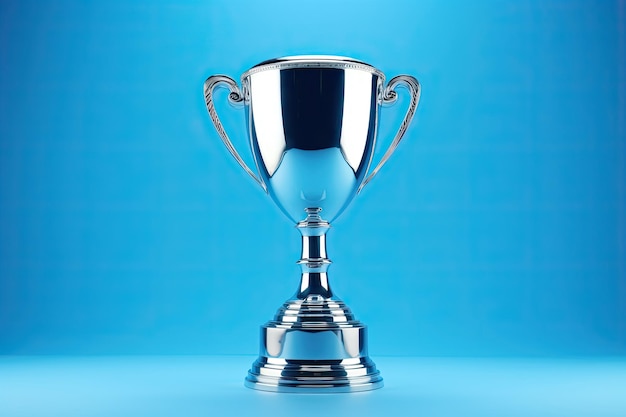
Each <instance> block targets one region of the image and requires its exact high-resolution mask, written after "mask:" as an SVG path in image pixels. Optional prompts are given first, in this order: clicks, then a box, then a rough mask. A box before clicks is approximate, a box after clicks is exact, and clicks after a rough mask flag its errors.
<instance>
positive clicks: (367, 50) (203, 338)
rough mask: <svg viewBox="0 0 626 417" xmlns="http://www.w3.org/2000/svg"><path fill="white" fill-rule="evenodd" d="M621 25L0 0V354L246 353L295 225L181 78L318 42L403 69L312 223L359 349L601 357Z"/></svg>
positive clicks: (466, 15) (613, 307)
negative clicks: (400, 134) (361, 155)
mask: <svg viewBox="0 0 626 417" xmlns="http://www.w3.org/2000/svg"><path fill="white" fill-rule="evenodd" d="M625 22H626V12H625V6H624V2H623V1H622V2H617V1H603V2H589V1H554V0H551V1H541V0H528V1H524V2H499V1H473V2H468V1H461V0H459V1H448V2H436V1H419V2H418V1H409V0H407V1H393V2H386V3H384V4H383V3H380V2H364V1H328V0H317V1H298V2H293V1H264V2H253V1H206V0H205V1H196V2H191V1H189V2H175V1H159V2H157V1H134V2H126V1H106V2H102V1H98V2H87V1H82V2H81V1H72V2H68V1H55V2H35V1H21V2H17V1H3V2H2V3H1V4H0V187H1V188H0V353H2V354H153V353H156V354H226V353H228V354H233V353H234V354H254V353H256V349H257V343H258V340H257V336H258V330H257V329H258V326H259V325H261V324H262V323H263V322H264V321H266V320H268V319H269V318H270V317H271V316H272V315H273V314H274V312H275V310H276V308H277V307H278V306H279V305H280V304H281V303H282V301H283V300H284V299H286V298H287V297H288V296H289V295H291V294H292V293H293V292H294V291H295V289H296V286H297V283H298V267H297V266H296V265H295V260H296V259H297V258H298V257H299V235H298V233H297V231H296V230H294V229H293V225H291V224H290V223H289V221H287V220H286V218H284V217H283V215H282V214H281V213H280V212H279V211H278V209H277V208H276V207H275V206H274V205H273V203H272V202H271V201H270V199H269V198H267V197H266V196H265V195H264V194H263V192H262V191H261V190H260V189H259V188H258V187H256V186H255V184H254V183H253V182H252V181H251V180H250V179H249V178H247V177H246V175H245V174H244V173H243V171H242V170H241V169H239V168H238V167H237V165H236V163H235V162H234V161H233V160H232V159H231V158H230V157H229V156H228V154H227V152H226V150H225V149H224V148H223V146H222V144H221V143H220V141H219V138H218V136H217V134H216V132H215V130H214V129H213V127H212V125H211V123H210V121H209V118H208V116H207V115H206V110H205V107H204V102H203V98H202V92H201V89H202V83H203V81H204V80H205V79H206V77H207V76H209V75H212V74H215V73H225V74H228V75H230V76H232V77H235V78H238V77H239V75H240V74H241V73H242V72H243V71H245V70H246V69H247V68H249V67H251V66H252V65H254V64H256V63H258V62H260V61H262V60H265V59H268V58H272V57H277V56H284V55H293V54H311V53H321V54H337V55H347V56H352V57H355V58H358V59H361V60H364V61H366V62H369V63H371V64H373V65H375V66H377V67H378V68H380V69H381V70H382V71H384V72H385V73H386V74H387V76H388V77H391V76H394V75H397V74H400V73H407V74H412V75H415V76H416V77H417V78H418V79H419V80H420V81H421V83H422V87H423V95H422V101H421V103H420V108H419V110H418V113H417V116H416V119H415V120H414V124H413V126H412V127H411V128H410V130H409V132H408V135H407V137H406V139H405V141H404V142H403V143H402V145H401V146H400V148H399V150H398V152H397V154H395V155H394V157H393V158H392V159H391V161H390V162H389V163H388V164H387V166H386V167H385V169H384V170H382V171H381V173H380V175H379V176H378V177H377V178H376V179H375V180H374V181H373V182H372V183H371V184H370V185H369V186H368V187H366V189H365V190H364V192H363V193H362V194H361V195H360V196H359V197H358V199H357V200H356V201H355V203H354V204H353V205H352V206H351V207H350V208H349V209H348V210H347V211H346V212H345V213H344V215H342V217H341V218H340V219H338V221H336V222H335V224H334V228H333V230H332V231H331V232H330V235H329V254H330V257H331V258H332V259H333V260H334V261H335V264H334V265H333V266H332V267H331V269H330V274H331V282H332V285H333V286H334V289H335V291H336V292H337V293H338V294H339V295H340V296H342V297H343V298H344V299H345V301H347V302H348V304H349V305H350V306H351V307H352V309H353V310H354V312H355V313H356V315H357V317H358V318H359V319H361V320H362V321H364V322H365V323H366V324H368V325H369V327H370V352H371V354H372V355H373V356H374V358H375V357H376V356H377V355H454V356H466V355H471V356H475V355H479V356H480V355H498V356H506V355H596V354H598V355H599V354H601V355H623V354H626V144H625V141H626V121H625V116H624V115H625V114H626V93H625V91H626V83H625V81H626V52H625V51H626V46H625V45H626V42H625V31H624V28H625V25H626V23H625ZM402 95H403V99H402V100H400V103H398V105H397V106H395V107H391V108H385V109H383V111H382V114H381V117H382V120H381V129H380V142H379V146H380V149H378V155H381V154H382V151H383V150H384V147H385V146H386V145H387V144H388V143H389V141H390V138H391V136H392V134H393V133H394V130H395V128H396V126H397V125H398V124H399V122H400V120H401V116H402V113H403V112H404V108H405V106H406V104H407V99H406V97H404V95H405V92H404V91H403V92H402ZM218 98H219V97H218ZM219 99H220V100H221V101H223V102H225V101H226V97H225V96H224V95H221V98H219ZM219 110H220V113H221V114H222V115H223V117H224V120H225V123H226V125H227V128H228V130H229V132H230V133H231V135H232V136H233V140H234V141H235V143H236V144H237V145H238V146H239V149H240V150H241V153H242V154H244V155H245V156H246V158H247V159H248V160H250V158H249V152H248V150H247V148H245V144H246V139H245V128H244V116H243V112H242V111H241V110H237V109H233V108H230V107H228V106H227V105H224V106H221V107H220V109H219Z"/></svg>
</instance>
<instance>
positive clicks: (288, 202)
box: [204, 56, 420, 392]
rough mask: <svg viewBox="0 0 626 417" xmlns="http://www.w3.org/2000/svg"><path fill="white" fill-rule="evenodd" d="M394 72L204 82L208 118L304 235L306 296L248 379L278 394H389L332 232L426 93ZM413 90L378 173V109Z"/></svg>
mask: <svg viewBox="0 0 626 417" xmlns="http://www.w3.org/2000/svg"><path fill="white" fill-rule="evenodd" d="M384 83H385V76H384V74H383V73H382V72H381V71H379V70H378V69H376V68H374V67H372V66H371V65H368V64H366V63H364V62H361V61H358V60H355V59H352V58H345V57H335V56H293V57H285V58H278V59H273V60H269V61H264V62H262V63H260V64H258V65H256V66H254V67H252V68H251V69H249V70H248V71H246V72H245V73H244V74H243V75H242V76H241V86H242V87H241V88H239V87H238V86H237V83H236V82H235V81H234V80H233V79H232V78H230V77H227V76H224V75H214V76H211V77H209V78H208V79H207V80H206V82H205V83H204V97H205V101H206V106H207V110H208V112H209V116H210V117H211V120H212V121H213V124H214V125H215V128H216V129H217V132H218V134H219V135H220V137H221V139H222V141H223V142H224V144H225V145H226V147H227V148H228V150H229V151H230V153H231V154H232V156H233V157H234V158H235V159H236V160H237V162H238V163H239V165H241V167H242V168H243V169H244V170H245V171H246V172H247V173H248V174H249V175H250V176H251V177H252V178H253V179H254V180H255V181H256V182H257V183H258V184H259V185H260V186H261V187H262V188H263V190H264V191H265V192H266V193H267V194H269V196H270V197H271V198H272V200H274V202H275V203H276V204H277V205H278V207H280V209H281V210H282V211H283V213H285V215H286V216H287V217H288V218H289V219H290V220H291V221H293V222H294V223H296V227H297V229H298V230H299V231H300V233H301V234H302V257H301V259H300V260H299V261H298V264H299V265H300V267H301V268H302V276H301V278H300V285H299V287H298V290H297V291H296V293H295V294H294V296H293V297H292V298H290V299H289V300H287V301H286V302H285V303H284V304H283V305H282V307H280V308H279V309H278V311H277V313H276V315H275V317H274V319H273V320H271V321H269V322H268V323H266V324H265V325H264V326H262V327H261V344H260V345H261V347H260V355H259V358H258V359H257V360H256V361H255V362H254V363H253V364H252V367H251V369H250V370H249V371H248V376H247V377H246V380H245V385H246V386H247V387H250V388H254V389H259V390H265V391H277V392H352V391H366V390H372V389H376V388H380V387H382V385H383V380H382V377H381V376H380V373H379V372H378V370H377V369H376V365H375V364H374V362H372V360H371V359H370V358H369V356H368V350H367V328H366V326H365V325H364V324H362V323H361V322H359V321H357V320H356V319H355V317H354V315H353V314H352V311H351V310H350V308H348V306H346V304H345V303H344V302H343V301H341V299H339V298H338V297H337V296H336V295H335V294H334V293H333V292H332V290H331V288H330V285H329V283H328V276H327V270H328V267H329V265H330V263H331V261H330V260H329V259H328V258H327V255H326V232H327V231H328V229H329V228H330V223H331V222H332V221H333V220H334V219H336V218H337V217H338V216H339V215H340V214H341V213H342V212H343V211H344V209H345V208H346V207H347V206H348V204H350V202H351V201H352V199H353V198H354V197H355V196H356V195H357V194H358V193H359V192H360V191H361V190H362V189H363V187H364V186H365V185H366V184H367V183H368V182H369V181H370V180H371V179H372V178H373V177H374V176H375V175H376V173H377V172H378V171H379V170H380V168H381V167H382V166H383V165H384V164H385V162H386V161H387V160H388V159H389V157H390V156H391V154H392V153H393V152H394V150H395V149H396V147H397V146H398V144H399V143H400V140H401V139H402V137H403V136H404V133H405V132H406V129H407V127H408V125H409V123H410V122H411V120H412V118H413V115H414V113H415V110H416V108H417V104H418V101H419V97H420V85H419V83H418V81H417V80H416V79H415V78H414V77H411V76H408V75H400V76H397V77H395V78H392V79H391V80H390V81H389V83H388V84H387V85H386V86H384ZM398 86H404V87H406V88H407V89H408V90H409V92H410V94H411V101H410V104H409V107H408V110H407V112H406V115H405V117H404V120H403V121H402V124H401V126H400V128H399V130H398V132H397V134H396V136H395V138H394V139H393V140H392V142H391V145H390V146H389V148H388V149H387V151H386V152H385V153H384V154H383V156H382V158H381V160H380V162H379V164H378V165H377V166H376V167H375V168H374V169H373V170H372V171H371V172H370V173H369V175H368V169H369V167H370V163H371V161H372V153H373V150H374V144H375V141H376V129H377V122H378V112H379V109H380V106H381V105H382V104H390V103H393V102H395V100H396V98H397V95H396V91H395V88H396V87H398ZM216 87H226V88H228V89H229V90H230V94H229V100H230V101H231V102H232V103H243V105H244V108H245V112H246V119H247V126H248V134H249V140H250V147H251V150H252V154H253V156H254V161H255V164H256V169H257V172H256V173H255V172H254V171H253V170H252V169H250V168H249V167H248V166H247V165H246V164H245V162H244V161H243V159H242V158H241V157H240V156H239V154H238V153H237V151H236V150H235V147H234V146H233V144H232V143H231V141H230V139H229V138H228V135H227V134H226V132H225V131H224V128H223V126H222V124H221V122H220V120H219V118H218V116H217V113H216V111H215V106H214V102H213V91H214V89H215V88H216Z"/></svg>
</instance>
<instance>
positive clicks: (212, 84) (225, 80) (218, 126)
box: [204, 75, 267, 192]
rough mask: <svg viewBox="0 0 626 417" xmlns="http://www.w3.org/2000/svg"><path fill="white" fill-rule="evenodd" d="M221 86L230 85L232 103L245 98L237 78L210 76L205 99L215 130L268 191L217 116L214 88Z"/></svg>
mask: <svg viewBox="0 0 626 417" xmlns="http://www.w3.org/2000/svg"><path fill="white" fill-rule="evenodd" d="M221 86H223V87H228V89H229V90H230V94H229V95H228V101H230V102H231V103H233V104H236V103H241V102H242V101H243V100H244V97H243V94H242V92H241V90H240V89H239V87H238V86H237V83H236V82H235V80H233V79H232V78H230V77H228V76H226V75H212V76H210V77H209V78H207V80H206V81H205V82H204V101H205V102H206V109H207V110H208V112H209V116H210V117H211V121H213V125H214V126H215V130H217V133H218V134H219V135H220V138H221V139H222V142H224V145H226V148H227V149H228V151H229V152H230V154H231V155H232V156H233V158H235V160H236V161H237V163H238V164H239V165H240V166H241V167H242V168H243V169H244V170H245V171H246V172H247V173H248V175H250V176H251V177H252V179H253V180H254V181H256V183H257V184H259V185H260V186H261V188H263V190H264V191H265V192H267V188H266V187H265V183H264V182H263V181H262V180H261V178H259V177H258V176H257V175H256V174H255V173H254V172H253V171H252V170H251V169H250V168H248V165H246V163H245V162H244V161H243V159H241V156H239V153H238V152H237V150H236V149H235V147H234V146H233V144H232V142H231V141H230V139H229V138H228V135H227V134H226V131H225V130H224V127H223V126H222V123H221V122H220V119H219V117H217V112H216V111H215V105H214V104H213V90H214V89H215V88H216V87H221Z"/></svg>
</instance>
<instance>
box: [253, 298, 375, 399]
mask: <svg viewBox="0 0 626 417" xmlns="http://www.w3.org/2000/svg"><path fill="white" fill-rule="evenodd" d="M245 386H246V387H248V388H253V389H257V390H263V391H273V392H299V393H304V392H315V393H328V392H355V391H369V390H373V389H377V388H381V387H382V386H383V379H382V377H381V376H380V372H378V370H377V369H376V365H375V364H374V362H373V361H372V360H371V359H370V358H369V356H368V353H367V327H366V326H365V325H363V324H362V323H360V322H359V321H357V320H355V319H354V316H353V315H352V313H351V312H350V309H349V308H348V307H347V306H346V305H345V304H344V303H343V302H342V301H341V300H339V299H337V298H335V297H332V298H321V297H315V296H313V297H308V298H307V299H305V300H301V299H294V300H289V301H287V302H286V303H285V304H284V305H283V307H282V308H281V309H280V310H279V312H278V314H277V316H276V318H275V320H273V321H270V322H269V323H267V324H265V325H264V326H263V327H262V328H261V346H260V355H259V358H258V359H257V360H256V361H255V362H254V363H253V364H252V367H251V369H250V370H249V371H248V376H247V377H246V381H245Z"/></svg>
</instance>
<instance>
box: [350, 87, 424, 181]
mask: <svg viewBox="0 0 626 417" xmlns="http://www.w3.org/2000/svg"><path fill="white" fill-rule="evenodd" d="M398 86H404V87H406V88H407V89H408V90H409V92H410V93H411V103H410V104H409V108H408V109H407V111H406V115H405V116H404V120H402V124H401V125H400V128H399V129H398V132H397V133H396V136H395V137H394V138H393V141H392V142H391V145H389V148H387V151H386V152H385V154H384V155H383V157H382V159H381V160H380V162H379V163H378V165H376V168H374V169H373V170H372V172H371V173H370V174H369V175H368V176H367V178H365V180H364V181H363V182H362V183H361V185H360V186H359V189H358V190H357V193H360V192H361V190H362V189H363V187H365V186H366V185H367V184H368V183H369V182H370V181H371V180H372V179H373V178H374V176H375V175H376V174H377V173H378V171H380V169H381V168H382V167H383V165H385V163H386V162H387V160H388V159H389V158H390V157H391V155H392V154H393V153H394V151H395V150H396V148H397V147H398V145H399V144H400V141H401V140H402V138H403V137H404V134H405V133H406V130H407V128H408V127H409V124H411V120H413V116H414V115H415V110H416V109H417V105H418V103H419V101H420V83H419V81H417V79H416V78H415V77H412V76H410V75H398V76H397V77H394V78H392V79H391V80H389V83H388V84H387V87H385V90H384V91H383V97H382V102H383V104H393V103H395V102H396V100H397V99H398V93H397V92H396V91H395V88H396V87H398Z"/></svg>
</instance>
